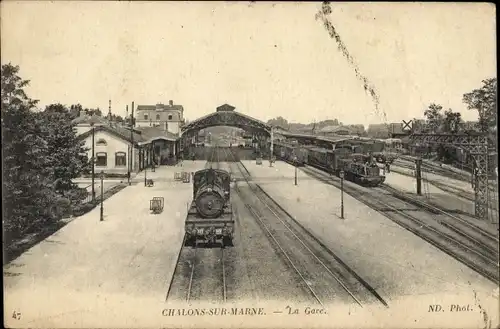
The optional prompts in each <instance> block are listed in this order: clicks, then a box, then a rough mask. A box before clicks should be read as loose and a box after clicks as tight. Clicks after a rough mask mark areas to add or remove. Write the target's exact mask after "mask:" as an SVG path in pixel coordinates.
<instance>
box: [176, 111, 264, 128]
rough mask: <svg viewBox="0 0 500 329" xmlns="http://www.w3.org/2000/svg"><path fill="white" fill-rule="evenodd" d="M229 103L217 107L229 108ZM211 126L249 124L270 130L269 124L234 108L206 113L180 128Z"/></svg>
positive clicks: (239, 126)
mask: <svg viewBox="0 0 500 329" xmlns="http://www.w3.org/2000/svg"><path fill="white" fill-rule="evenodd" d="M231 107H232V106H231V105H228V104H224V105H223V106H222V107H219V108H223V109H224V108H226V109H229V108H231ZM212 126H233V127H238V128H242V126H251V127H252V128H258V129H262V130H266V131H268V132H270V130H271V129H270V128H271V127H270V126H269V125H268V124H266V123H265V122H263V121H260V120H258V119H255V118H252V117H250V116H248V115H245V114H243V113H239V112H236V111H234V110H220V111H217V112H213V113H210V114H207V115H204V116H202V117H201V118H198V119H196V120H194V121H191V122H189V123H188V124H186V125H185V126H183V127H182V128H181V130H182V132H183V133H184V132H185V131H188V130H193V129H197V130H201V129H204V128H207V127H212Z"/></svg>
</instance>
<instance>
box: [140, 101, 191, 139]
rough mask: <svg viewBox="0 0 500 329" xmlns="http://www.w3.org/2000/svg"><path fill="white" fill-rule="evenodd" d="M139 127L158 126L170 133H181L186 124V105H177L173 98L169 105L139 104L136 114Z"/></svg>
mask: <svg viewBox="0 0 500 329" xmlns="http://www.w3.org/2000/svg"><path fill="white" fill-rule="evenodd" d="M134 116H135V119H136V126H137V127H158V128H160V129H161V130H164V131H168V132H169V133H172V134H175V135H177V136H179V135H180V129H181V127H182V125H183V124H184V122H185V121H184V107H183V106H182V105H175V104H174V102H173V101H172V100H170V101H169V102H168V105H164V104H156V105H137V110H136V114H135V115H134Z"/></svg>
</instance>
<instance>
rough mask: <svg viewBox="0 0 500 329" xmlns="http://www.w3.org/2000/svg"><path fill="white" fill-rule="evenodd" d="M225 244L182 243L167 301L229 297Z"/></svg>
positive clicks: (222, 300)
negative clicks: (190, 244)
mask: <svg viewBox="0 0 500 329" xmlns="http://www.w3.org/2000/svg"><path fill="white" fill-rule="evenodd" d="M225 262H226V252H225V249H224V248H220V247H219V248H205V246H202V245H196V246H195V247H194V248H191V247H186V246H184V245H183V246H182V247H181V250H180V253H179V257H178V260H177V264H176V267H175V271H174V275H173V278H172V281H171V282H170V286H169V289H168V292H167V296H166V301H172V300H175V301H185V302H188V303H189V302H191V301H194V300H198V301H211V302H222V303H225V302H226V301H227V279H226V264H225Z"/></svg>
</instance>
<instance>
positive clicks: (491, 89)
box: [462, 78, 497, 132]
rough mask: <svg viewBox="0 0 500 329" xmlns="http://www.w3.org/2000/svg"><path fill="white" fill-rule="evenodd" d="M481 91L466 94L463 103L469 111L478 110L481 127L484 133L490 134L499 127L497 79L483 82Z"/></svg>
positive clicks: (476, 90)
mask: <svg viewBox="0 0 500 329" xmlns="http://www.w3.org/2000/svg"><path fill="white" fill-rule="evenodd" d="M482 83H483V85H482V86H481V88H479V89H474V90H473V91H471V92H470V93H467V94H464V96H463V99H462V100H463V102H464V103H465V104H467V108H468V109H469V110H476V111H477V112H478V115H479V127H480V130H481V131H482V132H489V131H490V130H493V129H495V130H496V126H497V78H492V79H486V80H483V81H482Z"/></svg>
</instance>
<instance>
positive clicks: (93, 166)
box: [90, 122, 95, 204]
mask: <svg viewBox="0 0 500 329" xmlns="http://www.w3.org/2000/svg"><path fill="white" fill-rule="evenodd" d="M90 126H91V127H92V161H91V163H92V204H95V190H94V185H95V178H94V176H95V173H94V168H95V149H94V147H95V142H94V139H95V128H94V123H93V122H91V123H90Z"/></svg>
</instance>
